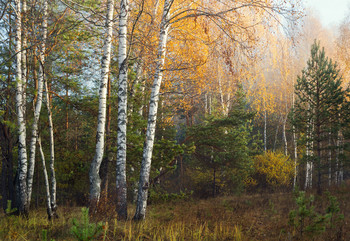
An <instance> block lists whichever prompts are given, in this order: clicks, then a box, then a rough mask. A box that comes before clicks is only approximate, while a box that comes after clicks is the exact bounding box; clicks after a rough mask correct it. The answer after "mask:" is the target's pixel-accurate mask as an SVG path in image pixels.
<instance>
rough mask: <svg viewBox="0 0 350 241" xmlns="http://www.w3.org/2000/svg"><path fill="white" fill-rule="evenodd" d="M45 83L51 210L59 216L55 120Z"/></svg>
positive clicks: (45, 82) (53, 214)
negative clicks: (53, 119) (57, 212)
mask: <svg viewBox="0 0 350 241" xmlns="http://www.w3.org/2000/svg"><path fill="white" fill-rule="evenodd" d="M44 85H45V91H46V108H47V113H48V121H49V133H50V175H51V180H50V182H51V192H50V201H51V211H52V216H55V217H58V216H57V214H56V210H57V204H56V173H55V142H54V134H53V122H52V112H51V105H50V96H49V89H48V87H47V80H46V79H45V81H44Z"/></svg>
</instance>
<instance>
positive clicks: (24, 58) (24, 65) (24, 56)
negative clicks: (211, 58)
mask: <svg viewBox="0 0 350 241" xmlns="http://www.w3.org/2000/svg"><path fill="white" fill-rule="evenodd" d="M22 16H23V18H22V24H23V28H22V29H23V34H22V52H21V54H22V57H21V58H22V82H23V85H22V88H23V89H22V94H23V102H24V103H23V113H24V116H25V115H26V99H27V92H26V89H27V50H26V48H27V29H26V26H25V23H26V22H27V0H22Z"/></svg>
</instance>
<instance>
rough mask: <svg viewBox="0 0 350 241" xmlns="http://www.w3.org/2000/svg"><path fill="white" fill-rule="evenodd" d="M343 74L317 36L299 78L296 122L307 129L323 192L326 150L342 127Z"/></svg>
mask: <svg viewBox="0 0 350 241" xmlns="http://www.w3.org/2000/svg"><path fill="white" fill-rule="evenodd" d="M341 83H342V77H341V76H340V74H339V69H338V67H337V64H336V63H334V62H333V61H332V59H329V58H328V57H326V54H325V51H324V48H322V49H321V48H320V44H319V42H317V41H316V40H315V42H314V44H313V45H312V47H311V56H310V59H309V60H308V61H307V67H306V68H305V69H304V70H303V71H302V73H301V75H300V76H298V78H297V84H296V85H295V94H296V95H297V101H296V104H295V108H294V110H293V112H294V113H293V116H294V119H293V122H294V125H295V126H296V127H297V128H298V130H299V131H301V132H303V133H305V136H306V145H307V146H308V148H309V149H310V150H311V151H310V153H311V155H310V156H311V157H310V156H309V158H310V159H309V160H308V161H313V162H314V164H315V167H316V170H317V190H318V192H319V193H320V192H321V174H322V167H323V164H324V163H325V161H326V158H327V157H326V155H324V154H322V151H324V150H329V149H330V148H332V147H331V146H330V145H332V144H331V143H329V140H330V138H333V139H334V138H336V135H337V133H338V132H339V130H340V127H341V124H342V123H341V120H342V119H343V118H342V117H343V116H342V108H343V106H344V105H345V101H346V100H345V95H346V92H347V90H344V89H343V88H342V87H341Z"/></svg>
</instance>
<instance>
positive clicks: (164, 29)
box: [134, 0, 173, 220]
mask: <svg viewBox="0 0 350 241" xmlns="http://www.w3.org/2000/svg"><path fill="white" fill-rule="evenodd" d="M172 4H173V0H165V1H164V7H163V15H162V20H161V24H160V31H159V32H160V34H159V46H158V54H157V60H156V72H155V74H154V80H153V85H152V89H151V99H150V102H149V114H148V123H147V132H146V141H145V144H144V149H143V157H142V163H141V171H140V180H139V187H138V194H137V203H136V212H135V216H134V219H135V220H142V219H144V218H145V216H146V207H147V195H148V189H149V175H150V170H151V161H152V151H153V144H154V136H155V130H156V120H157V110H158V101H159V90H160V85H161V83H162V78H163V67H164V62H165V55H166V44H167V41H168V33H169V28H170V24H169V22H168V19H169V15H170V8H171V5H172Z"/></svg>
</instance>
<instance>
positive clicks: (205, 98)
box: [204, 92, 208, 114]
mask: <svg viewBox="0 0 350 241" xmlns="http://www.w3.org/2000/svg"><path fill="white" fill-rule="evenodd" d="M204 114H208V92H205V94H204Z"/></svg>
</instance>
